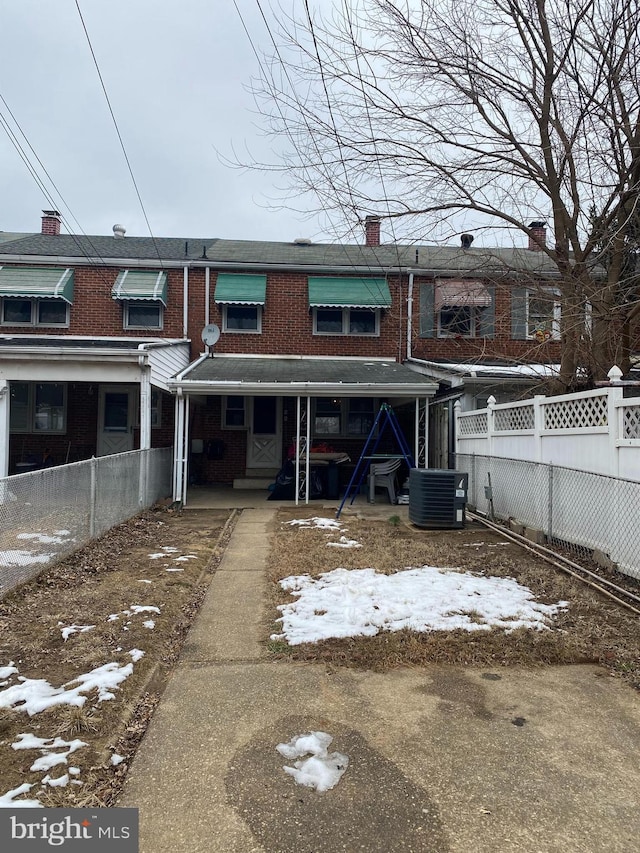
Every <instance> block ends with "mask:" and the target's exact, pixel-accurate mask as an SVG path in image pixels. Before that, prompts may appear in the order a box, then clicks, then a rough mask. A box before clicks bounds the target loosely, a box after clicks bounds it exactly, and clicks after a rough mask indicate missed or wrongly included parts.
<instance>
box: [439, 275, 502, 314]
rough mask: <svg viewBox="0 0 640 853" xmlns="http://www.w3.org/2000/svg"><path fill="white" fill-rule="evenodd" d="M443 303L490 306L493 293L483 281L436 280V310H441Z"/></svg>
mask: <svg viewBox="0 0 640 853" xmlns="http://www.w3.org/2000/svg"><path fill="white" fill-rule="evenodd" d="M443 305H450V306H451V305H455V306H465V305H476V306H478V307H480V308H482V307H488V306H489V305H491V294H490V293H489V291H488V290H487V288H486V287H485V286H484V284H483V283H482V282H481V281H472V280H466V281H465V280H458V281H451V280H446V281H442V280H436V291H435V310H436V311H439V310H440V309H441V308H442V306H443Z"/></svg>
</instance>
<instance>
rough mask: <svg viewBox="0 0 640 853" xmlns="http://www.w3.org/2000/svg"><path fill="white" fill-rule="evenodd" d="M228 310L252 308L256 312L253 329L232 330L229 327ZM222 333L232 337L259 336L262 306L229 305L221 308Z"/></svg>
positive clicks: (260, 332)
mask: <svg viewBox="0 0 640 853" xmlns="http://www.w3.org/2000/svg"><path fill="white" fill-rule="evenodd" d="M229 308H254V309H255V312H256V328H255V329H234V328H232V327H231V328H230V327H229V322H228V311H229ZM222 331H223V332H229V333H230V334H232V335H261V334H262V305H241V304H240V303H231V302H230V303H229V304H225V305H223V306H222Z"/></svg>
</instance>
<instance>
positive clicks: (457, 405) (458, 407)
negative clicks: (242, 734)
mask: <svg viewBox="0 0 640 853" xmlns="http://www.w3.org/2000/svg"><path fill="white" fill-rule="evenodd" d="M461 411H462V403H461V402H460V400H456V401H455V403H454V404H453V417H454V419H455V429H454V436H455V443H454V451H455V454H456V458H457V457H458V453H459V451H460V433H459V430H458V418H459V416H460V412H461Z"/></svg>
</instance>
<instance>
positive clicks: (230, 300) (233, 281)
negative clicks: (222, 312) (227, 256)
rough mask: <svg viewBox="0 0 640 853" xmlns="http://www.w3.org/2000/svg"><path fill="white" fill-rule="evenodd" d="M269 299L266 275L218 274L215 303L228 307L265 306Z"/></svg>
mask: <svg viewBox="0 0 640 853" xmlns="http://www.w3.org/2000/svg"><path fill="white" fill-rule="evenodd" d="M266 297H267V277H266V275H243V274H241V273H218V278H217V280H216V289H215V297H214V298H215V301H216V302H220V303H223V304H226V305H264V304H265V302H266Z"/></svg>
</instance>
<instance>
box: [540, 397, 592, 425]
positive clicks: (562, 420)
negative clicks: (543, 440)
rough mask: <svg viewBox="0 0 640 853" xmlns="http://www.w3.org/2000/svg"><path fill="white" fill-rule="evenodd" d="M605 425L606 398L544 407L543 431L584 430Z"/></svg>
mask: <svg viewBox="0 0 640 853" xmlns="http://www.w3.org/2000/svg"><path fill="white" fill-rule="evenodd" d="M607 424H608V419H607V398H606V396H601V397H583V398H582V399H580V400H562V401H559V402H557V403H549V404H547V405H545V406H544V428H545V429H558V430H562V429H584V428H587V427H606V426H607Z"/></svg>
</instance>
